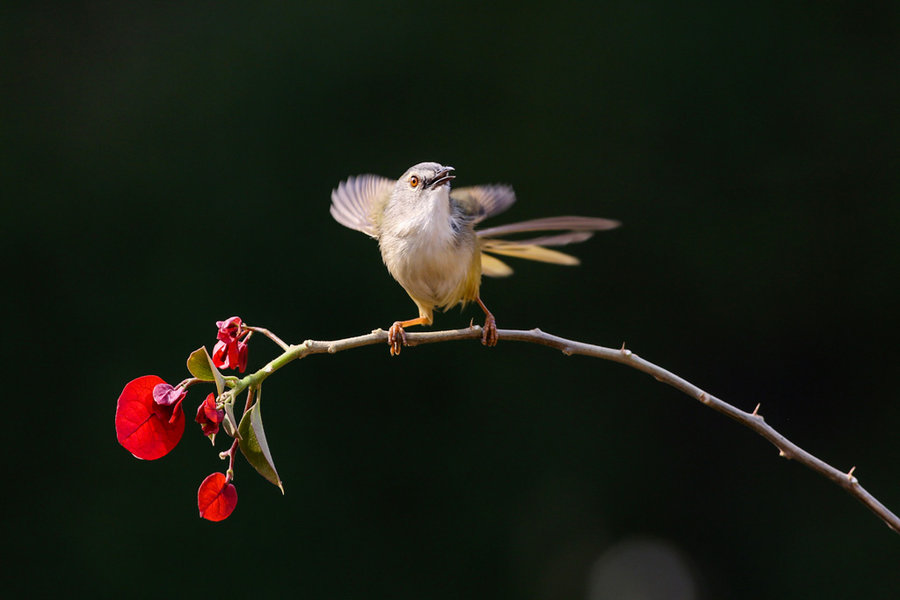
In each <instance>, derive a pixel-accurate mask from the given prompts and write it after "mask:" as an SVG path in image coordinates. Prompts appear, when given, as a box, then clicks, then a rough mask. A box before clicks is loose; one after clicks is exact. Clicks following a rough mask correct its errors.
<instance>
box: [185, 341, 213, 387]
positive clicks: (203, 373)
mask: <svg viewBox="0 0 900 600" xmlns="http://www.w3.org/2000/svg"><path fill="white" fill-rule="evenodd" d="M207 356H208V355H207V352H206V348H205V347H204V348H197V349H196V350H194V351H193V352H191V355H190V356H188V359H187V368H188V371H190V373H191V375H193V376H194V377H196V378H197V379H199V380H200V381H213V380H214V378H213V372H212V370H211V369H210V362H209V361H208V360H206V357H207Z"/></svg>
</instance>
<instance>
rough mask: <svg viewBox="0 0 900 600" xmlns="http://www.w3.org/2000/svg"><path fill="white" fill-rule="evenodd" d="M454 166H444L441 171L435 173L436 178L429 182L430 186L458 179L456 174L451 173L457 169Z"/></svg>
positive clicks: (438, 185) (434, 186)
mask: <svg viewBox="0 0 900 600" xmlns="http://www.w3.org/2000/svg"><path fill="white" fill-rule="evenodd" d="M455 170H456V169H454V168H453V167H442V168H441V170H440V171H438V172H437V173H435V175H434V179H432V180H431V181H429V182H428V187H430V188H437V187H440V186H442V185H444V184H445V183H449V182H450V180H451V179H456V175H451V174H450V173H451V172H452V171H455Z"/></svg>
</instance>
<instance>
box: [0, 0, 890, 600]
mask: <svg viewBox="0 0 900 600" xmlns="http://www.w3.org/2000/svg"><path fill="white" fill-rule="evenodd" d="M304 4H305V3H271V4H264V5H260V6H256V7H254V8H252V9H243V10H240V9H233V8H226V7H223V6H221V5H220V4H219V3H215V2H208V3H196V2H194V3H187V4H181V3H153V4H150V3H145V4H140V5H135V6H132V5H131V3H112V2H90V3H71V4H66V5H65V6H57V5H53V4H43V3H28V4H26V5H24V6H23V7H18V8H17V7H12V6H7V7H6V8H4V9H3V10H2V15H0V18H2V26H3V31H2V35H0V57H2V58H0V61H2V69H0V73H2V81H3V93H2V100H0V103H2V115H0V135H2V139H0V142H2V145H0V178H2V179H0V183H2V192H0V193H2V196H3V215H4V216H3V228H4V230H3V235H2V244H3V247H2V251H3V264H4V267H5V269H8V270H9V271H10V272H9V273H8V274H6V275H5V276H4V286H5V289H4V293H3V302H4V309H3V321H4V324H5V328H4V333H5V336H4V354H5V355H6V358H5V359H4V365H5V367H6V371H5V377H4V379H5V385H4V389H5V392H6V393H5V394H4V396H5V406H6V411H5V414H4V434H5V435H4V438H5V444H4V447H5V452H4V459H3V462H4V471H6V474H5V475H4V483H3V496H4V502H3V504H4V506H5V508H4V510H3V532H4V533H3V538H4V542H5V545H6V547H7V551H6V552H5V555H6V556H7V558H5V559H4V570H6V571H7V575H6V576H5V577H8V579H7V581H6V582H5V583H4V589H5V590H12V591H13V592H16V593H18V594H23V593H31V594H36V593H51V592H52V593H62V592H63V591H64V590H77V589H91V590H95V591H96V592H97V593H99V594H100V595H103V596H106V595H116V596H121V597H129V596H156V597H160V596H168V595H172V594H179V595H180V594H184V595H188V594H190V595H192V596H195V597H198V596H200V595H203V596H204V597H205V596H206V595H209V594H220V593H226V594H229V595H232V596H235V597H249V596H252V597H273V596H278V595H283V594H287V593H292V594H296V595H297V596H298V597H303V598H524V599H551V598H585V597H588V594H589V587H590V586H589V585H588V581H589V575H590V572H591V566H592V565H593V564H594V563H595V561H598V559H599V560H609V557H610V556H611V555H616V553H617V552H620V551H621V549H622V548H628V547H631V546H629V544H631V543H633V542H635V541H641V540H645V541H650V542H658V543H659V544H660V547H664V548H669V549H673V552H675V553H676V554H677V556H679V557H680V559H681V560H682V561H683V562H684V564H686V565H688V569H689V572H690V574H691V576H692V577H693V578H694V582H695V584H694V585H696V587H697V589H698V590H699V591H698V597H703V598H776V597H780V598H796V597H811V598H826V597H831V598H843V597H865V598H896V597H897V594H898V590H900V574H898V565H900V537H898V536H897V535H896V534H895V533H892V532H891V531H889V530H888V529H887V527H885V526H884V524H883V523H881V522H880V521H879V520H878V519H877V518H876V517H874V516H873V515H872V514H870V513H869V512H868V511H867V510H866V509H865V508H864V507H862V506H861V505H860V504H859V503H858V502H857V501H856V500H854V499H853V498H851V497H850V496H849V495H847V494H845V493H844V492H843V491H841V490H840V489H838V488H837V487H836V486H834V485H833V484H831V483H830V482H827V481H826V480H825V479H823V478H821V477H819V476H818V475H815V474H813V473H812V472H810V471H808V470H806V469H805V468H803V467H801V466H799V465H798V464H796V463H791V462H787V461H784V460H782V459H779V458H778V455H777V452H776V451H775V449H774V448H773V447H772V446H771V445H769V444H768V443H767V442H765V441H764V440H762V439H761V438H759V437H758V436H756V435H755V434H753V433H751V432H749V431H747V430H745V429H744V428H742V427H740V426H739V425H737V424H736V423H733V422H731V421H729V420H728V419H726V418H724V417H722V416H720V415H717V414H715V413H713V412H712V411H710V410H708V409H706V408H704V407H703V406H701V405H700V404H698V403H697V402H695V401H693V400H691V399H689V398H687V397H685V396H682V395H680V394H679V393H677V392H675V391H674V390H672V389H670V388H667V387H665V386H663V385H661V384H658V383H656V382H654V381H653V380H652V379H651V378H649V377H647V376H645V375H642V374H639V373H637V372H636V371H632V370H629V369H627V368H625V367H622V366H618V365H615V364H612V363H605V362H601V361H598V360H592V359H586V358H579V357H574V358H566V357H564V356H562V355H560V354H559V353H557V352H555V351H549V350H547V349H543V348H540V347H537V346H529V345H518V344H514V343H503V342H501V344H500V345H499V346H498V347H497V348H496V349H493V350H487V349H484V348H482V347H481V346H479V345H477V344H475V343H454V344H444V345H438V346H429V347H423V348H417V349H411V350H408V351H406V352H404V353H403V355H402V356H401V357H400V358H399V359H391V358H390V357H389V356H388V352H387V348H382V347H370V348H364V349H359V350H355V351H353V352H348V353H345V354H339V355H336V356H333V357H326V356H316V357H311V358H309V359H308V360H304V361H301V362H300V363H297V364H293V365H291V366H290V367H288V368H286V369H284V370H283V371H282V372H279V373H278V374H277V376H275V377H273V378H272V379H271V380H270V381H269V382H268V383H267V385H266V400H267V404H266V408H265V419H266V425H267V433H268V437H269V442H270V445H271V448H272V451H273V453H274V456H275V459H276V464H277V466H278V468H279V471H280V474H281V476H282V478H283V480H284V482H285V488H286V491H287V495H286V496H284V497H282V496H281V494H280V493H279V492H278V490H277V489H275V488H274V487H272V486H271V485H270V484H268V483H267V482H265V481H264V480H263V479H262V478H260V477H258V476H257V475H256V474H255V473H254V472H252V470H251V468H250V467H249V466H248V465H247V464H246V463H244V462H240V463H238V470H237V474H236V476H237V479H236V484H237V489H238V493H239V496H240V502H239V504H238V508H237V510H236V512H235V513H234V514H233V515H232V517H231V518H230V519H228V520H227V521H226V522H224V523H221V524H210V523H207V522H204V521H202V520H200V519H198V518H197V512H196V495H195V494H196V488H197V486H198V485H199V483H200V481H201V480H202V479H203V478H204V477H205V476H206V475H207V474H208V473H211V472H213V471H214V470H221V468H222V464H221V463H220V461H218V459H217V458H216V454H215V452H214V451H212V450H211V449H210V447H209V444H208V443H207V442H206V440H205V439H203V438H202V436H201V435H200V432H199V428H198V427H196V426H195V425H194V424H193V423H189V424H188V428H187V430H186V433H185V436H184V439H183V440H182V442H181V444H180V446H179V447H178V448H177V449H176V450H175V451H174V452H173V453H172V455H170V456H168V457H166V458H165V459H162V460H160V461H156V462H139V461H136V460H135V459H134V458H132V457H131V456H130V455H129V454H128V453H127V452H126V451H124V450H123V449H122V448H121V447H120V446H119V445H118V444H117V443H116V439H115V432H114V429H113V413H114V410H115V402H116V397H117V396H118V394H119V392H120V391H121V389H122V387H123V386H124V384H125V383H126V382H127V381H129V380H130V379H132V378H135V377H138V376H140V375H144V374H148V373H154V374H158V375H160V376H162V377H163V378H165V379H167V380H168V381H170V382H175V381H178V380H180V379H181V378H182V377H183V376H184V375H185V370H184V359H185V358H186V357H187V355H188V354H189V353H190V352H191V351H192V350H194V349H195V348H197V347H198V346H200V345H203V344H205V345H207V346H208V347H211V346H212V344H213V343H214V341H215V340H214V335H215V325H214V321H216V320H218V319H223V318H226V317H228V316H231V315H233V314H237V315H240V316H241V317H243V318H244V320H246V321H247V322H249V323H251V324H254V325H260V326H265V327H269V328H271V329H272V330H274V331H275V332H277V333H278V334H279V335H280V336H282V337H283V338H284V339H286V340H289V341H294V342H299V341H302V340H304V339H306V338H316V339H329V338H337V337H344V336H350V335H357V334H360V333H365V332H368V331H369V330H371V329H373V328H376V327H386V326H387V325H389V324H390V323H391V322H392V321H393V320H395V319H398V318H409V317H412V316H414V313H415V309H414V306H413V304H412V303H411V302H410V301H409V299H408V298H407V297H406V295H405V293H404V292H403V290H402V289H401V288H400V287H399V286H398V285H397V284H396V283H394V282H393V281H392V280H391V279H390V277H389V276H388V274H387V272H386V270H385V269H384V267H383V266H382V264H381V261H380V257H379V255H378V252H377V247H376V245H375V243H374V242H372V241H371V240H369V239H367V238H366V237H365V236H363V235H361V234H359V233H357V232H353V231H350V230H348V229H345V228H343V227H341V226H339V225H338V224H337V223H335V222H334V221H333V220H332V219H331V217H330V216H329V214H328V205H329V193H330V191H331V189H332V188H333V187H334V186H335V185H336V184H337V183H338V182H339V181H340V180H341V179H343V178H345V177H346V176H348V175H352V174H357V173H364V172H374V173H379V174H383V175H387V176H393V177H396V176H399V175H400V174H401V173H402V172H403V171H404V170H405V169H406V168H407V167H408V166H410V165H412V164H414V163H416V162H419V161H423V160H435V161H439V162H443V163H445V164H451V165H453V166H454V167H456V169H457V175H458V179H457V183H458V184H459V185H468V184H475V183H485V182H509V183H512V184H514V185H515V188H516V190H517V193H518V198H519V201H518V203H517V204H516V205H515V206H514V207H513V209H512V210H510V212H509V213H508V215H503V217H502V218H500V219H496V220H495V223H494V224H496V223H502V222H509V221H510V220H516V219H525V218H532V217H538V216H545V215H553V214H587V215H595V216H605V217H612V218H617V219H620V220H622V221H623V223H624V226H623V227H622V228H621V229H620V230H617V231H614V232H611V233H604V234H602V235H599V236H597V237H596V238H595V239H593V240H591V241H590V242H588V243H586V244H584V245H582V246H580V247H579V248H577V254H578V255H579V256H580V257H581V258H582V260H583V264H582V266H580V267H578V268H574V269H569V268H558V267H553V266H549V265H541V264H523V263H517V264H515V265H514V267H515V268H516V270H517V272H516V275H515V276H514V277H512V278H510V279H507V280H487V281H486V282H485V284H484V286H483V288H482V292H483V297H484V298H485V301H486V302H487V303H488V306H490V307H491V308H492V310H493V311H494V313H495V314H496V315H497V319H498V322H499V324H500V326H501V327H511V328H530V327H536V326H537V327H541V328H542V329H544V330H546V331H549V332H553V333H556V334H559V335H564V336H570V337H573V338H577V339H581V340H584V341H589V342H593V343H598V344H602V345H608V346H619V345H620V344H621V343H622V342H623V341H625V342H626V343H627V344H628V346H629V347H630V348H632V349H633V350H634V351H635V352H637V353H638V354H640V355H642V356H644V357H646V358H648V359H649V360H652V361H655V362H657V363H658V364H660V365H662V366H664V367H666V368H668V369H670V370H672V371H673V372H675V373H678V374H680V375H682V376H684V377H686V378H687V379H689V380H691V381H692V382H694V383H696V384H698V385H700V386H701V387H703V388H705V389H707V390H708V391H710V392H711V393H714V394H716V395H718V396H720V397H722V398H723V399H726V400H728V401H730V402H732V403H734V404H735V405H737V406H739V407H741V408H743V409H746V410H751V409H752V408H753V407H754V406H755V405H756V403H757V402H761V403H762V409H761V412H762V413H763V414H764V415H765V416H766V418H767V420H768V421H769V422H770V423H771V424H773V425H774V426H775V427H776V428H778V429H779V430H780V431H782V432H783V433H785V434H786V435H787V436H788V437H790V438H791V439H792V440H794V441H795V442H797V443H798V444H800V445H801V446H803V447H805V448H807V449H808V450H810V451H812V452H813V453H814V454H816V455H818V456H820V457H821V458H823V459H825V460H826V461H829V462H831V463H832V464H834V465H835V466H837V467H838V468H841V469H849V468H850V467H851V466H853V465H857V471H856V474H857V475H858V476H859V478H860V480H861V482H862V483H863V484H864V485H866V486H867V488H868V489H869V490H870V491H871V492H872V493H874V494H875V495H876V496H877V497H878V498H880V499H881V500H882V501H883V502H884V503H885V504H886V505H887V506H888V507H891V508H892V509H893V510H895V511H897V510H898V509H900V477H898V475H900V441H898V440H900V438H898V434H897V432H898V429H900V394H898V391H897V369H898V367H897V365H898V359H900V352H898V350H897V345H896V336H897V333H898V332H900V318H898V305H900V291H898V286H897V280H898V276H900V245H898V243H897V241H898V234H900V202H898V192H900V185H898V173H900V169H898V168H900V161H898V148H900V117H898V106H900V93H898V89H900V88H898V87H897V77H898V72H900V71H898V67H900V10H898V5H897V3H895V2H885V3H884V4H882V5H879V4H877V3H876V4H872V3H856V2H820V3H782V2H770V3H750V5H741V4H738V3H711V2H674V3H670V2H659V1H656V2H616V3H570V2H553V3H546V4H544V3H523V2H502V3H491V4H490V5H489V6H485V3H482V2H456V3H449V2H439V3H409V4H400V3H374V2H373V3H357V2H353V3H350V2H330V3H328V5H327V7H321V8H308V7H306V6H304ZM472 317H475V318H477V319H480V314H479V312H478V311H477V310H474V309H472V308H469V309H467V310H466V311H464V312H462V313H460V311H459V310H451V311H448V313H446V314H439V315H437V322H436V327H447V328H454V327H460V326H463V325H465V324H467V323H468V321H469V319H470V318H472ZM274 355H275V348H274V346H272V345H271V344H269V343H268V342H267V341H266V340H264V339H254V340H253V343H252V345H251V352H250V356H251V367H254V368H255V367H258V366H260V365H262V364H263V363H264V361H265V360H267V359H269V358H271V357H272V356H274ZM204 393H205V392H200V393H196V394H191V395H190V396H189V398H188V401H187V404H186V406H187V411H188V413H189V414H191V415H192V414H193V411H194V410H195V407H196V404H197V402H199V401H200V399H201V398H202V396H203V394H204ZM224 447H225V442H224V440H221V441H220V443H219V449H222V448H224ZM620 554H621V552H620ZM10 557H12V558H11V559H10ZM600 557H606V558H605V559H601V558H600ZM639 563H640V564H641V565H643V567H644V568H645V569H646V570H647V571H649V572H650V573H651V574H654V573H655V574H657V575H659V569H658V568H657V567H656V566H655V563H653V562H652V561H650V560H649V559H648V560H645V561H639ZM601 564H608V563H601ZM613 564H615V563H613ZM614 570H615V569H614ZM620 574H622V575H623V576H625V575H627V573H626V572H622V573H620ZM650 576H651V575H648V574H646V573H644V574H639V575H637V577H638V578H645V579H646V578H648V577H650ZM673 590H674V588H669V589H668V591H669V592H671V593H669V594H664V595H663V596H662V597H677V596H676V595H675V594H674V592H673ZM595 591H596V590H595ZM594 597H595V598H599V597H615V596H603V595H602V594H599V593H596V594H595V595H594ZM618 597H626V596H625V595H624V593H620V594H619V595H618ZM641 597H647V596H641ZM654 597H659V596H654ZM682 597H690V596H682Z"/></svg>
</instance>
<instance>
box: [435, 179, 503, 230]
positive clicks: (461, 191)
mask: <svg viewBox="0 0 900 600" xmlns="http://www.w3.org/2000/svg"><path fill="white" fill-rule="evenodd" d="M450 198H451V199H453V201H454V202H456V203H457V204H458V205H459V206H460V208H462V210H463V212H464V213H465V214H466V215H468V216H470V217H472V219H473V222H474V223H480V222H481V221H484V220H485V219H487V218H488V217H493V216H494V215H496V214H500V213H502V212H503V211H504V210H506V209H507V208H509V207H510V206H512V204H513V202H515V201H516V193H515V192H514V191H513V189H512V188H511V187H510V186H508V185H475V186H472V187H462V188H456V189H452V190H450Z"/></svg>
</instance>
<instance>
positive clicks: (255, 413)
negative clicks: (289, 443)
mask: <svg viewBox="0 0 900 600" xmlns="http://www.w3.org/2000/svg"><path fill="white" fill-rule="evenodd" d="M260 399H261V398H258V399H257V400H256V403H255V404H254V405H253V406H251V407H250V408H249V409H248V410H247V411H246V412H244V416H243V417H241V424H240V426H239V427H238V432H239V433H240V436H241V437H240V442H239V444H240V446H241V452H242V453H243V454H244V456H246V457H247V460H248V461H249V462H250V464H251V465H253V468H254V469H256V470H257V471H259V474H260V475H262V476H263V477H265V478H266V479H268V480H269V481H270V482H272V483H273V484H275V485H277V486H278V487H279V489H281V493H282V494H283V493H284V486H282V485H281V479H279V477H278V472H277V471H276V470H275V464H274V463H273V462H272V454H271V453H270V452H269V445H268V444H267V443H266V432H265V431H263V424H262V415H260V412H259V409H260Z"/></svg>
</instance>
